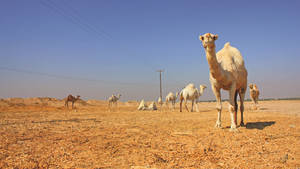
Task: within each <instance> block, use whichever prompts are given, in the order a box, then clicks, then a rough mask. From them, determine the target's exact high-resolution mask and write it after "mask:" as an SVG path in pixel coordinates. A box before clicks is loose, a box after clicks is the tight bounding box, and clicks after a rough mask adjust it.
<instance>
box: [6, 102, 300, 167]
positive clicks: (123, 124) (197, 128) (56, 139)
mask: <svg viewBox="0 0 300 169" xmlns="http://www.w3.org/2000/svg"><path fill="white" fill-rule="evenodd" d="M259 104H260V109H259V110H251V109H250V107H251V103H250V102H246V110H245V115H244V119H245V123H246V127H239V128H238V130H239V132H229V126H230V120H229V117H230V116H229V113H228V111H227V103H223V113H222V126H223V127H224V128H222V129H216V128H214V125H215V121H216V117H217V112H216V110H215V103H213V102H212V103H208V102H203V103H199V109H200V112H187V111H186V110H184V112H182V113H180V112H179V110H178V105H176V106H177V107H176V110H175V111H172V110H169V109H167V108H166V107H164V108H163V110H158V111H137V110H136V108H137V106H138V105H137V104H134V103H131V104H128V103H127V104H126V103H121V104H119V107H118V108H114V110H112V111H109V110H108V109H107V107H106V105H107V104H106V103H105V104H98V105H86V106H78V107H77V111H74V110H67V109H66V108H64V107H62V106H60V107H59V106H56V107H54V106H49V105H43V106H42V105H9V106H0V168H300V125H298V123H299V122H300V101H262V102H260V103H259ZM238 117H240V116H238Z"/></svg>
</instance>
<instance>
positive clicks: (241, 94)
mask: <svg viewBox="0 0 300 169" xmlns="http://www.w3.org/2000/svg"><path fill="white" fill-rule="evenodd" d="M245 93H246V90H245V89H241V90H240V92H239V96H240V111H241V123H240V126H245V124H244V99H245Z"/></svg>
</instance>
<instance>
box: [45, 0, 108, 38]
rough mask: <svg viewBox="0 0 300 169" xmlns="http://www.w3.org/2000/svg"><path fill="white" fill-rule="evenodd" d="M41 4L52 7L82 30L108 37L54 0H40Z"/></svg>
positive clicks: (98, 36)
mask: <svg viewBox="0 0 300 169" xmlns="http://www.w3.org/2000/svg"><path fill="white" fill-rule="evenodd" d="M40 2H41V4H42V5H44V6H46V7H47V8H50V9H51V10H53V11H54V12H56V13H58V14H59V15H61V16H63V17H64V18H65V19H67V20H68V21H70V22H72V23H73V24H75V25H77V26H79V27H80V28H81V29H82V30H84V31H85V32H87V33H94V34H95V35H96V37H97V38H98V39H100V40H103V39H107V40H108V37H107V36H104V35H102V34H101V33H99V32H98V31H97V29H95V28H93V27H92V26H91V25H90V24H86V23H85V22H83V21H82V19H80V18H79V17H78V16H76V15H74V14H72V13H70V12H66V10H65V9H64V8H62V7H60V6H59V5H57V4H56V3H55V2H53V1H52V0H40Z"/></svg>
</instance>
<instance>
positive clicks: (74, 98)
mask: <svg viewBox="0 0 300 169" xmlns="http://www.w3.org/2000/svg"><path fill="white" fill-rule="evenodd" d="M79 99H80V96H79V95H77V97H74V96H72V95H71V94H70V95H69V96H68V97H67V98H66V102H65V106H66V107H68V108H69V104H68V103H69V102H72V109H73V108H74V103H75V102H76V101H77V100H79Z"/></svg>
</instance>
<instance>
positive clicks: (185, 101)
mask: <svg viewBox="0 0 300 169" xmlns="http://www.w3.org/2000/svg"><path fill="white" fill-rule="evenodd" d="M184 105H185V109H186V110H187V111H188V112H190V111H189V108H188V107H187V100H184Z"/></svg>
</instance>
